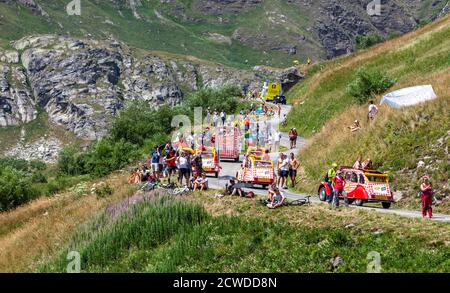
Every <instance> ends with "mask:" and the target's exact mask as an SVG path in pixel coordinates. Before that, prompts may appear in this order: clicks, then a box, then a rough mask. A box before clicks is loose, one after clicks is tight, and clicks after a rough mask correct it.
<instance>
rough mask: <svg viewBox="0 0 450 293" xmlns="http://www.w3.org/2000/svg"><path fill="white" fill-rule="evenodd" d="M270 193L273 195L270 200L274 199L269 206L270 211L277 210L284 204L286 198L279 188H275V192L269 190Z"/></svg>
mask: <svg viewBox="0 0 450 293" xmlns="http://www.w3.org/2000/svg"><path fill="white" fill-rule="evenodd" d="M269 193H270V194H271V196H270V198H271V199H272V200H271V201H270V202H269V203H268V204H267V207H268V208H269V209H276V208H277V207H279V206H281V205H282V204H283V203H284V201H285V199H286V198H285V197H284V194H283V192H281V190H280V189H279V188H278V187H277V186H275V187H274V188H273V190H269Z"/></svg>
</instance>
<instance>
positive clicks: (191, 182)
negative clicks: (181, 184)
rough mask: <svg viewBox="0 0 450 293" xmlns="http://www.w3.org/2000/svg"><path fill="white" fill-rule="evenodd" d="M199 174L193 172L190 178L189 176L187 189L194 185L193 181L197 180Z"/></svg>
mask: <svg viewBox="0 0 450 293" xmlns="http://www.w3.org/2000/svg"><path fill="white" fill-rule="evenodd" d="M198 177H199V176H197V175H196V174H194V176H192V177H191V178H189V185H188V187H189V189H194V187H195V181H196V180H197V178H198Z"/></svg>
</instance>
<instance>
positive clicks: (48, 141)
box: [5, 138, 62, 163]
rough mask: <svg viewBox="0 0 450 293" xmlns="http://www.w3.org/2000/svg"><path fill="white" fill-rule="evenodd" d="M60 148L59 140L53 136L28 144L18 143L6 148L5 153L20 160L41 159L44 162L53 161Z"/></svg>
mask: <svg viewBox="0 0 450 293" xmlns="http://www.w3.org/2000/svg"><path fill="white" fill-rule="evenodd" d="M61 148H62V143H61V141H59V140H57V139H55V138H41V139H39V140H38V141H35V142H33V143H30V144H21V143H19V144H17V145H16V146H14V147H12V148H10V149H9V150H7V151H6V152H5V155H6V156H12V157H15V158H17V159H22V160H41V161H44V162H46V163H55V162H56V161H57V159H58V153H59V151H60V150H61Z"/></svg>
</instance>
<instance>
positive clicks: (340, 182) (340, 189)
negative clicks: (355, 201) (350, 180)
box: [333, 170, 348, 208]
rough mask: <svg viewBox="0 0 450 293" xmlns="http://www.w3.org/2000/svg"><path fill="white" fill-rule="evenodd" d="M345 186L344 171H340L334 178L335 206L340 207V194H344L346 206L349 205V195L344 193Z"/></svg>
mask: <svg viewBox="0 0 450 293" xmlns="http://www.w3.org/2000/svg"><path fill="white" fill-rule="evenodd" d="M344 187H345V179H344V177H343V176H342V171H340V170H339V171H338V172H337V174H336V176H335V177H334V179H333V189H334V198H333V207H335V208H338V207H339V196H344V202H345V206H348V199H347V195H346V194H345V193H344Z"/></svg>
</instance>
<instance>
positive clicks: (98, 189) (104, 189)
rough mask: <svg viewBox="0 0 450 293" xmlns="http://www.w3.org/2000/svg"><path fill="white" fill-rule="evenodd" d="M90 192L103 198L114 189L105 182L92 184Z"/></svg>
mask: <svg viewBox="0 0 450 293" xmlns="http://www.w3.org/2000/svg"><path fill="white" fill-rule="evenodd" d="M91 193H94V194H95V195H96V196H97V197H100V198H104V197H107V196H110V195H112V194H113V193H114V190H113V189H112V187H111V186H109V185H108V184H107V183H105V182H100V183H98V184H94V185H93V186H92V188H91Z"/></svg>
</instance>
